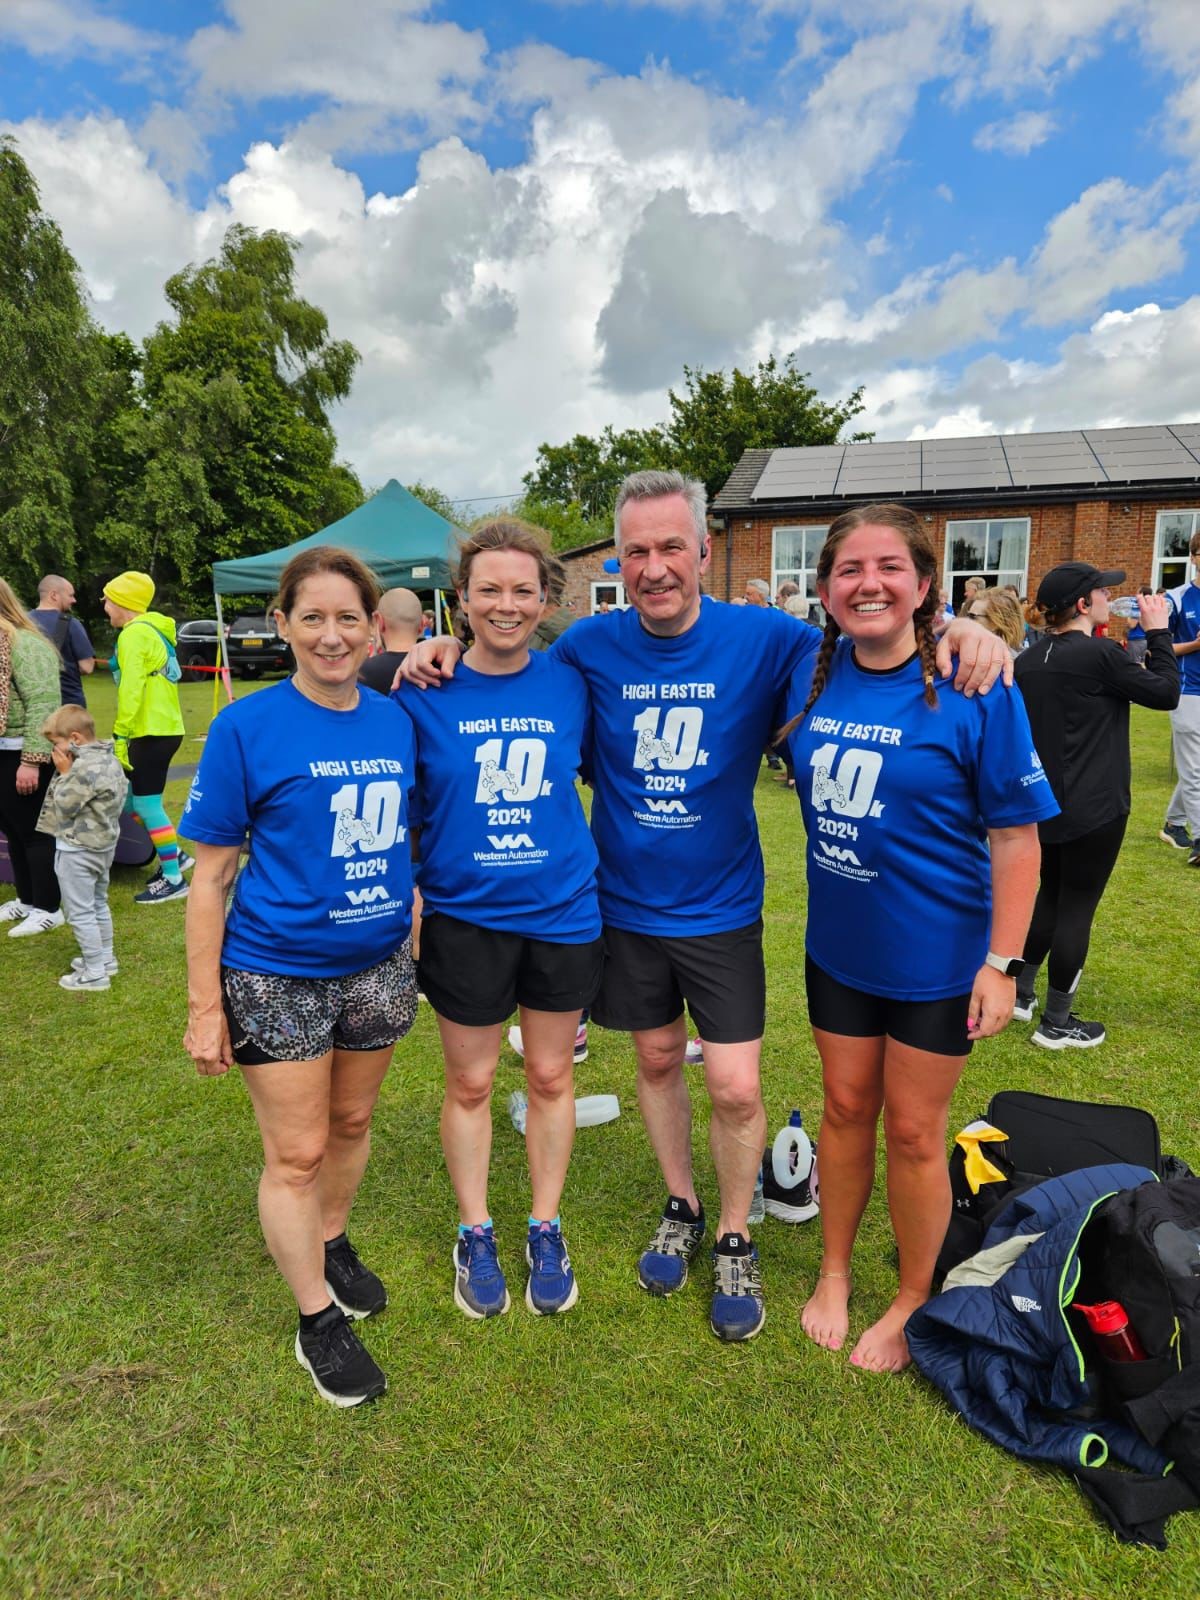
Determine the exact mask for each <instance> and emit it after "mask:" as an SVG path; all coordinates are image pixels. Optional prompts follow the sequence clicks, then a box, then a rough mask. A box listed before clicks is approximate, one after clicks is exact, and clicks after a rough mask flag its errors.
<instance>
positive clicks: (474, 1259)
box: [454, 1224, 510, 1320]
mask: <svg viewBox="0 0 1200 1600" xmlns="http://www.w3.org/2000/svg"><path fill="white" fill-rule="evenodd" d="M454 1303H455V1305H456V1306H457V1307H458V1309H459V1310H460V1311H461V1312H463V1314H464V1315H465V1316H468V1317H474V1318H475V1319H476V1320H479V1319H482V1318H483V1317H499V1316H502V1315H503V1314H504V1312H506V1311H507V1310H508V1307H509V1303H510V1302H509V1298H508V1285H507V1283H505V1281H504V1274H503V1273H502V1272H501V1270H500V1261H499V1259H498V1257H497V1255H496V1236H495V1234H494V1233H493V1231H492V1229H491V1228H484V1227H481V1226H479V1225H478V1224H476V1226H475V1227H473V1228H472V1229H471V1231H470V1233H466V1234H463V1233H460V1234H459V1236H458V1242H457V1243H456V1244H455V1246H454Z"/></svg>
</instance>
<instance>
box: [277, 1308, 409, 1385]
mask: <svg viewBox="0 0 1200 1600" xmlns="http://www.w3.org/2000/svg"><path fill="white" fill-rule="evenodd" d="M296 1360H297V1361H298V1362H299V1363H300V1365H301V1366H302V1367H305V1368H307V1370H308V1372H309V1373H310V1375H311V1377H312V1381H313V1382H314V1383H315V1384H316V1386H317V1393H318V1394H319V1395H321V1396H322V1397H323V1398H324V1399H326V1400H328V1401H329V1403H330V1404H331V1405H335V1406H360V1405H362V1403H363V1401H364V1400H374V1399H375V1397H376V1396H377V1395H381V1394H382V1393H383V1391H384V1390H385V1389H386V1388H387V1379H386V1378H385V1377H384V1375H383V1373H382V1372H381V1371H380V1370H379V1368H378V1367H377V1366H376V1365H375V1362H374V1361H373V1360H372V1359H371V1357H370V1355H369V1353H368V1352H367V1349H366V1347H365V1346H364V1345H363V1342H362V1340H361V1339H360V1338H359V1337H358V1335H357V1334H356V1333H355V1331H354V1329H353V1328H352V1327H351V1326H350V1324H349V1323H348V1322H347V1321H346V1318H345V1316H344V1315H343V1313H342V1312H341V1311H340V1310H339V1309H338V1308H337V1306H330V1307H329V1309H328V1310H327V1311H323V1312H322V1313H321V1316H320V1318H319V1320H318V1322H317V1325H316V1327H315V1328H313V1329H311V1330H310V1331H308V1332H305V1330H304V1329H303V1328H301V1329H299V1331H298V1332H297V1334H296Z"/></svg>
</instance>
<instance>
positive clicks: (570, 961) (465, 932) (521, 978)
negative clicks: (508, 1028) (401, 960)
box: [417, 910, 604, 1028]
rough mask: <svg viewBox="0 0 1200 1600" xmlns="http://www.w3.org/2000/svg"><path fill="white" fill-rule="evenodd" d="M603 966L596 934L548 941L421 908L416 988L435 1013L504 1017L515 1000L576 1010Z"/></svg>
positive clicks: (489, 1021)
mask: <svg viewBox="0 0 1200 1600" xmlns="http://www.w3.org/2000/svg"><path fill="white" fill-rule="evenodd" d="M603 965H604V941H603V939H590V940H588V941H587V943H585V944H554V943H551V942H550V941H549V940H547V939H529V938H527V937H526V936H525V935H524V934H521V933H506V932H504V931H503V930H501V929H499V928H481V927H479V926H478V925H477V924H476V923H473V922H460V921H459V919H458V918H457V917H448V916H447V915H446V913H445V912H444V911H428V910H427V911H426V912H425V915H424V916H423V917H422V919H421V959H420V961H419V962H418V963H417V981H418V982H419V983H420V985H421V993H422V994H423V995H424V996H425V998H426V999H427V1000H428V1001H429V1003H430V1005H431V1006H432V1007H433V1009H434V1010H435V1011H436V1012H437V1014H438V1016H440V1017H445V1018H446V1020H447V1021H448V1022H457V1023H459V1024H460V1026H462V1027H464V1028H487V1027H491V1026H492V1025H493V1024H495V1023H497V1022H504V1021H505V1020H506V1019H507V1018H508V1017H511V1016H512V1014H513V1012H514V1011H515V1010H516V1009H517V1007H518V1006H528V1008H529V1009H530V1010H531V1011H582V1010H583V1009H584V1008H585V1007H586V1006H590V1005H591V1003H592V998H593V996H594V995H595V993H596V989H597V987H598V986H599V983H600V972H601V969H602V967H603Z"/></svg>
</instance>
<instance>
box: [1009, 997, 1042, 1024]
mask: <svg viewBox="0 0 1200 1600" xmlns="http://www.w3.org/2000/svg"><path fill="white" fill-rule="evenodd" d="M1037 1008H1038V1003H1037V996H1036V995H1032V994H1031V995H1030V996H1029V998H1028V1000H1026V999H1025V997H1024V996H1023V995H1018V996H1017V998H1016V999H1015V1000H1014V1001H1013V1021H1014V1022H1032V1021H1033V1013H1034V1012H1035V1011H1036V1010H1037Z"/></svg>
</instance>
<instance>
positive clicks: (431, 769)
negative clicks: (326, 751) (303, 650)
mask: <svg viewBox="0 0 1200 1600" xmlns="http://www.w3.org/2000/svg"><path fill="white" fill-rule="evenodd" d="M394 699H395V700H396V701H397V703H398V704H399V705H400V706H401V708H402V709H403V710H404V711H405V712H407V714H408V715H409V716H410V717H411V718H412V725H413V728H414V730H415V733H416V758H417V760H416V783H417V789H416V796H415V802H414V806H413V817H412V820H413V826H414V827H417V826H419V827H420V829H421V843H420V865H419V866H418V868H417V882H418V884H419V885H420V889H421V894H422V897H423V898H424V901H425V905H426V907H427V908H428V909H430V910H433V911H444V912H445V913H446V915H447V916H451V917H457V918H459V920H460V921H463V922H472V923H476V924H477V925H478V926H480V927H483V928H498V929H502V930H504V931H505V932H508V933H519V934H523V935H525V936H526V937H528V938H534V939H545V940H548V941H549V942H550V943H552V944H583V943H586V942H587V941H588V940H590V939H597V938H599V936H600V912H599V909H598V907H597V903H596V846H595V845H594V844H593V842H592V836H591V834H590V833H589V832H588V825H587V818H586V817H585V816H584V812H583V806H582V804H581V803H580V799H579V794H578V792H577V790H576V788H575V775H576V773H577V772H578V771H579V766H580V761H581V759H582V747H583V742H584V736H585V731H586V727H587V716H588V709H587V689H586V687H585V685H584V682H583V679H582V678H581V677H580V676H579V674H578V673H577V672H576V671H574V669H573V668H571V667H569V666H568V665H567V664H566V662H565V661H563V660H561V659H560V658H558V657H557V656H551V655H543V654H541V653H537V652H535V653H534V654H532V655H531V656H530V657H529V660H528V662H527V663H526V665H525V666H524V667H522V669H521V670H520V672H513V673H502V674H499V675H493V674H490V673H482V672H475V671H473V670H472V668H471V667H469V666H467V665H466V663H465V662H460V663H459V666H458V669H457V671H456V672H455V674H454V677H453V678H451V679H450V680H449V681H448V682H446V683H443V684H442V686H441V688H439V689H436V690H430V691H429V692H427V693H422V691H421V690H420V689H414V688H412V687H411V685H409V684H405V685H403V686H402V687H401V688H400V689H399V690H398V691H397V692H396V694H395V696H394Z"/></svg>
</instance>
